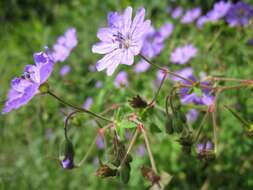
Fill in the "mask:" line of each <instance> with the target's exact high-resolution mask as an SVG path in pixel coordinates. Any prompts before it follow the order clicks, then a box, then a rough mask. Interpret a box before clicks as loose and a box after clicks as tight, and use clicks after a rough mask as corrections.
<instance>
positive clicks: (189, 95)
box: [180, 76, 214, 106]
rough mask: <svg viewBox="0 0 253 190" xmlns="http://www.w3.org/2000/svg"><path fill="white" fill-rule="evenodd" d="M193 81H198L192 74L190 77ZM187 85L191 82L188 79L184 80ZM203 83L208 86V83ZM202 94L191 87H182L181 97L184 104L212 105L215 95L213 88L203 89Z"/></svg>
mask: <svg viewBox="0 0 253 190" xmlns="http://www.w3.org/2000/svg"><path fill="white" fill-rule="evenodd" d="M189 79H191V80H192V81H196V79H195V78H194V77H193V76H191V77H189ZM183 83H184V84H186V85H189V84H190V83H189V82H188V81H184V82H183ZM201 84H202V85H205V86H208V83H206V82H202V83H201ZM201 91H202V95H198V94H196V93H195V92H191V89H190V88H187V87H185V88H181V89H180V98H181V102H182V104H189V103H193V104H200V105H207V106H209V105H211V104H212V103H213V100H214V97H213V95H212V94H211V90H210V89H208V88H206V89H201Z"/></svg>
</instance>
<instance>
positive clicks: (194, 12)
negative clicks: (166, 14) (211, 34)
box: [181, 7, 201, 24]
mask: <svg viewBox="0 0 253 190" xmlns="http://www.w3.org/2000/svg"><path fill="white" fill-rule="evenodd" d="M200 15H201V8H199V7H196V8H193V9H190V10H188V11H187V12H186V13H185V14H184V16H183V17H182V18H181V23H183V24H189V23H192V22H194V21H195V20H196V19H197V18H198V17H199V16H200Z"/></svg>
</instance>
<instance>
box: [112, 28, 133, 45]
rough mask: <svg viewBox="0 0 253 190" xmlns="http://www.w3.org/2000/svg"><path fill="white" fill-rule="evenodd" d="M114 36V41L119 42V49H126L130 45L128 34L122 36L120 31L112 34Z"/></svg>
mask: <svg viewBox="0 0 253 190" xmlns="http://www.w3.org/2000/svg"><path fill="white" fill-rule="evenodd" d="M113 36H114V37H115V39H114V41H116V42H119V48H120V49H123V48H124V49H128V48H129V47H130V46H131V38H130V35H126V36H123V34H122V33H120V32H118V33H117V34H114V35H113Z"/></svg>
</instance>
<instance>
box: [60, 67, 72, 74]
mask: <svg viewBox="0 0 253 190" xmlns="http://www.w3.org/2000/svg"><path fill="white" fill-rule="evenodd" d="M70 70H71V68H70V66H69V65H64V66H62V68H61V69H60V75H61V76H62V77H63V76H65V75H66V74H68V73H69V72H70Z"/></svg>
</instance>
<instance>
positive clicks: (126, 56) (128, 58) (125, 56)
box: [121, 49, 134, 65]
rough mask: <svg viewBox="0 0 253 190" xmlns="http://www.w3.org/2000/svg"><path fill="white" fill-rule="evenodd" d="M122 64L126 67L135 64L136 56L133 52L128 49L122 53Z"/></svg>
mask: <svg viewBox="0 0 253 190" xmlns="http://www.w3.org/2000/svg"><path fill="white" fill-rule="evenodd" d="M121 63H122V64H124V65H132V64H133V63H134V55H133V53H132V52H131V50H129V49H126V50H125V51H124V52H123V53H122V59H121Z"/></svg>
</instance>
